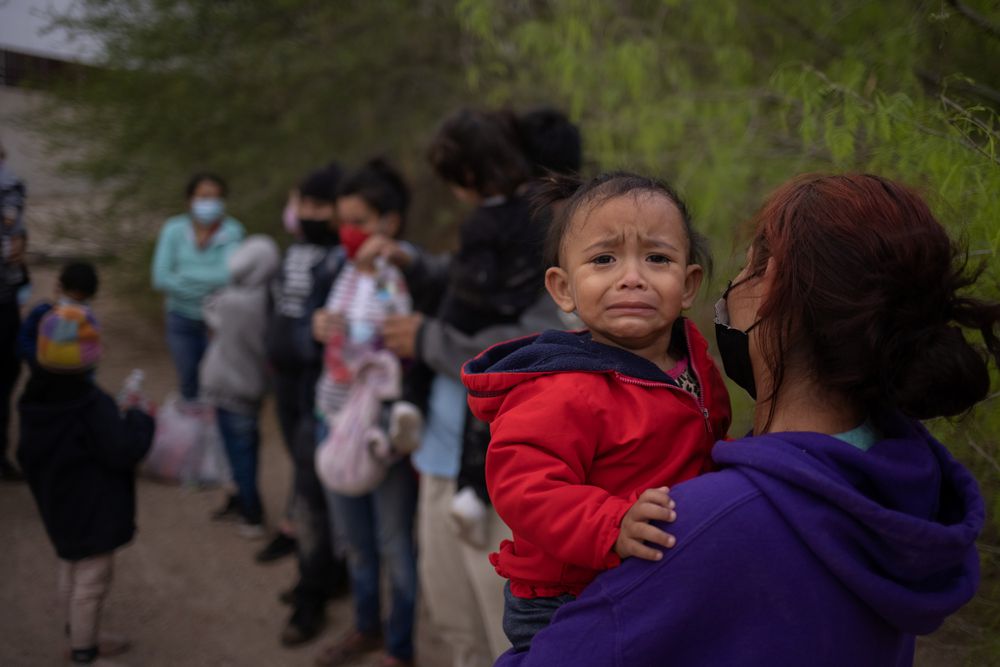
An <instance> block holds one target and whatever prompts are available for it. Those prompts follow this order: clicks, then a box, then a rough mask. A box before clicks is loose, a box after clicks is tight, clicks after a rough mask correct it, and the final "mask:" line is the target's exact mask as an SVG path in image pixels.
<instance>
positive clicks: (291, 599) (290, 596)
mask: <svg viewBox="0 0 1000 667" xmlns="http://www.w3.org/2000/svg"><path fill="white" fill-rule="evenodd" d="M278 602H280V603H281V604H283V605H288V606H289V607H291V606H292V605H293V604H295V587H294V586H293V587H291V588H289V589H288V590H284V591H281V593H279V594H278Z"/></svg>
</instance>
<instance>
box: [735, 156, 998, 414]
mask: <svg viewBox="0 0 1000 667" xmlns="http://www.w3.org/2000/svg"><path fill="white" fill-rule="evenodd" d="M753 228H754V230H755V235H754V238H753V241H752V242H751V260H750V261H751V266H750V274H751V275H761V274H763V272H764V270H765V268H766V266H767V262H768V260H769V259H770V258H774V263H773V267H774V276H773V283H772V287H771V289H770V291H769V293H768V296H767V298H766V299H765V302H764V303H763V304H762V306H761V310H760V312H759V317H760V318H761V319H762V322H761V324H760V329H759V332H760V333H759V335H760V336H761V340H762V341H763V342H764V345H763V353H764V357H765V360H766V362H767V363H768V365H769V367H770V368H771V369H772V370H773V374H774V386H773V387H772V394H771V397H774V396H777V395H778V392H779V390H780V387H781V384H782V381H783V379H784V374H785V371H786V369H787V368H788V367H789V366H788V365H789V364H805V365H806V366H807V367H808V368H809V370H810V371H811V372H812V373H813V374H814V375H815V377H816V379H817V380H818V381H819V382H821V383H822V384H824V385H825V386H827V387H829V388H830V389H831V390H832V391H836V392H838V393H840V394H841V395H843V396H846V397H849V398H850V399H853V400H855V401H856V402H857V404H858V405H859V406H861V407H862V408H864V409H866V410H867V411H868V412H877V411H880V410H884V409H898V410H900V411H902V412H904V413H905V414H908V415H910V416H912V417H916V418H920V419H927V418H931V417H937V416H950V415H956V414H959V413H961V412H964V411H965V410H968V409H969V408H970V407H972V406H973V405H974V404H975V403H977V402H978V401H980V400H982V399H983V398H984V397H985V396H986V395H987V394H988V392H989V387H990V377H989V372H988V369H987V359H988V358H989V357H993V359H994V360H996V361H998V362H1000V342H998V340H997V325H998V321H1000V305H998V304H996V303H990V302H985V301H980V300H977V299H973V298H970V297H968V296H963V295H962V294H961V292H962V291H963V290H964V289H965V288H967V287H969V286H970V285H972V284H973V283H974V282H975V281H976V279H977V278H978V276H979V273H980V272H981V271H969V270H968V262H967V256H966V254H965V253H963V252H961V251H959V250H958V249H956V247H955V245H954V244H953V243H952V241H951V239H950V238H949V236H948V234H947V232H946V231H945V229H944V228H943V227H942V226H941V224H940V223H939V222H938V221H937V220H936V219H935V218H934V215H933V214H932V213H931V211H930V208H928V206H927V204H926V203H925V202H924V201H923V199H921V197H920V196H919V195H917V194H916V192H914V191H913V190H911V189H909V188H907V187H905V186H903V185H900V184H898V183H894V182H892V181H890V180H887V179H884V178H880V177H878V176H872V175H868V174H843V175H835V176H823V175H805V176H799V177H796V178H794V179H792V180H791V181H789V182H787V183H785V184H784V185H782V186H781V187H780V188H778V190H777V191H776V192H775V193H774V194H772V195H771V197H770V198H769V199H768V200H767V202H766V203H765V204H764V206H763V207H762V208H761V209H760V211H758V213H757V214H756V216H755V217H754V219H753ZM963 328H970V329H975V330H978V331H979V332H980V334H981V335H982V338H983V341H984V343H985V347H986V349H985V350H983V349H977V348H976V347H974V346H973V345H972V344H970V343H969V341H968V340H967V339H966V337H965V335H964V333H963ZM771 411H772V412H771V414H772V416H773V411H774V402H773V401H772V405H771Z"/></svg>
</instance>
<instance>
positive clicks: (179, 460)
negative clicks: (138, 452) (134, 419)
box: [143, 396, 230, 486]
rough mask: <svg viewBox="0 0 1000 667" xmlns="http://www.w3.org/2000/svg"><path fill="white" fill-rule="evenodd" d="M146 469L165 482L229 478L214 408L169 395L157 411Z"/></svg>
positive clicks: (218, 481)
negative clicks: (154, 430) (154, 431)
mask: <svg viewBox="0 0 1000 667" xmlns="http://www.w3.org/2000/svg"><path fill="white" fill-rule="evenodd" d="M143 472H145V473H146V474H147V475H149V476H150V477H155V478H156V479H159V480H162V481H165V482H174V483H180V484H185V485H191V486H207V485H213V484H221V483H224V482H227V481H229V479H230V472H229V465H228V463H227V461H226V457H225V451H224V448H223V444H222V436H221V435H220V433H219V427H218V425H217V424H216V421H215V410H214V409H213V408H212V407H211V406H209V405H205V404H204V403H197V402H189V401H182V400H180V399H179V398H178V397H176V396H170V397H168V398H167V400H166V401H165V402H164V403H163V405H162V406H161V407H160V410H159V411H158V412H157V415H156V433H155V435H154V436H153V446H152V447H151V448H150V450H149V454H148V455H147V456H146V460H145V463H144V464H143Z"/></svg>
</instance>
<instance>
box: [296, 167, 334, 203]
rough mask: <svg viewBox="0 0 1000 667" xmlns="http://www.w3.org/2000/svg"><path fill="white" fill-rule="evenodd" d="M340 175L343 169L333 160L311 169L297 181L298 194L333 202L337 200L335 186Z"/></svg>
mask: <svg viewBox="0 0 1000 667" xmlns="http://www.w3.org/2000/svg"><path fill="white" fill-rule="evenodd" d="M342 176H343V170H342V169H341V168H340V164H338V163H337V162H335V161H334V162H331V163H330V164H328V165H326V166H325V167H320V168H319V169H316V170H314V171H311V172H309V174H307V175H306V177H305V178H303V179H302V182H301V183H299V196H300V197H309V198H310V199H315V200H317V201H321V202H330V203H333V202H335V201H337V187H338V186H339V185H340V179H341V177H342Z"/></svg>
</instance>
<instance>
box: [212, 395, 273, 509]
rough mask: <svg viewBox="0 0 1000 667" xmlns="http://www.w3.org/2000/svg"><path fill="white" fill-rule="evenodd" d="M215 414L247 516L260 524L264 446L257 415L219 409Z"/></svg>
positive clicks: (241, 504)
mask: <svg viewBox="0 0 1000 667" xmlns="http://www.w3.org/2000/svg"><path fill="white" fill-rule="evenodd" d="M215 416H216V419H217V421H218V423H219V432H220V433H221V434H222V442H223V444H224V445H225V447H226V457H227V458H228V459H229V467H230V468H232V470H233V481H234V482H236V490H237V493H238V494H239V498H240V507H241V508H242V510H243V516H244V517H245V518H246V520H247V522H249V523H260V522H261V519H262V518H263V510H262V508H261V504H260V494H259V493H258V491H257V452H258V448H259V446H260V432H259V431H258V429H257V415H246V414H240V413H238V412H232V411H230V410H226V409H224V408H217V409H216V411H215Z"/></svg>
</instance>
